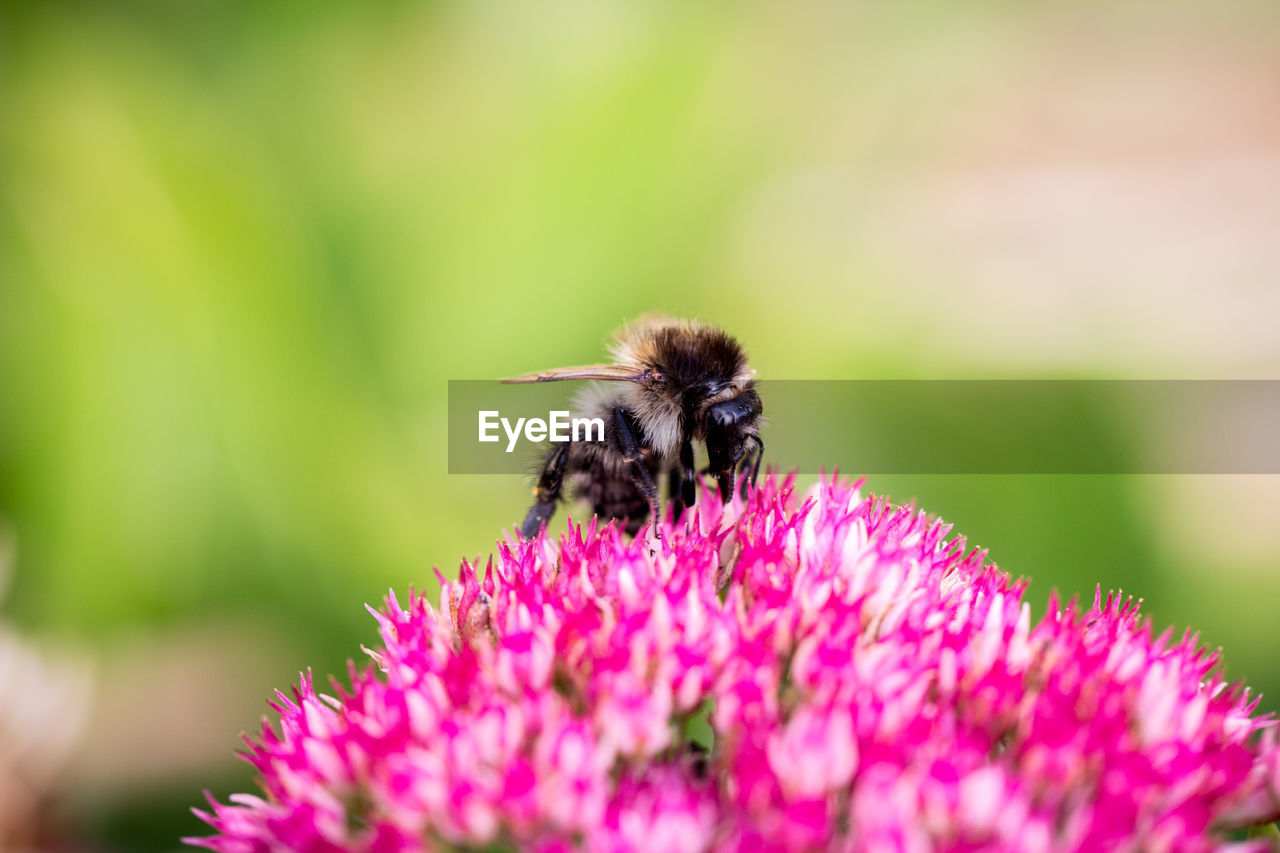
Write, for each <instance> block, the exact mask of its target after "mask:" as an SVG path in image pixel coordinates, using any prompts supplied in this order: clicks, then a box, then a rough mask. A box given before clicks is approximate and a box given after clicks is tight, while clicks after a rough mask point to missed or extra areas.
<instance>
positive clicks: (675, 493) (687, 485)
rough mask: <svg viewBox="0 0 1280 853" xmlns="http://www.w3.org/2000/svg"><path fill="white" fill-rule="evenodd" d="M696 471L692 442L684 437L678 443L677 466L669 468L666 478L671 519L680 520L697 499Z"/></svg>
mask: <svg viewBox="0 0 1280 853" xmlns="http://www.w3.org/2000/svg"><path fill="white" fill-rule="evenodd" d="M697 483H698V471H697V469H696V468H694V463H693V440H692V439H690V438H689V437H687V436H686V437H685V439H684V441H682V442H681V443H680V461H679V464H677V465H673V466H672V467H671V472H670V474H668V477H667V503H668V504H670V505H671V518H672V519H673V520H675V519H678V518H680V515H681V514H682V513H683V512H684V511H685V509H686V508H687V507H691V506H693V504H694V502H695V501H696V500H697V499H698V488H697Z"/></svg>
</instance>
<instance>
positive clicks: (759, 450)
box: [741, 435, 764, 500]
mask: <svg viewBox="0 0 1280 853" xmlns="http://www.w3.org/2000/svg"><path fill="white" fill-rule="evenodd" d="M751 441H752V443H753V444H754V445H755V447H754V448H753V453H754V457H755V458H754V459H752V460H751V480H750V481H748V480H746V479H745V478H744V479H743V481H742V492H741V493H742V499H743V500H746V499H747V483H748V482H750V484H751V485H753V486H754V485H755V484H756V480H757V479H758V478H759V477H760V463H761V462H763V461H764V442H763V441H761V440H760V436H758V435H753V436H751ZM742 470H743V471H746V470H747V463H746V461H745V460H744V461H743V463H742Z"/></svg>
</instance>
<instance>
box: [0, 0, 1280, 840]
mask: <svg viewBox="0 0 1280 853" xmlns="http://www.w3.org/2000/svg"><path fill="white" fill-rule="evenodd" d="M0 9H2V11H0V517H3V519H4V521H5V526H4V528H3V533H2V534H0V542H3V544H4V545H5V549H6V550H5V551H4V553H5V554H8V555H9V556H8V557H7V558H3V559H2V560H0V563H3V565H0V569H3V571H2V572H0V576H3V577H4V578H7V590H5V592H4V593H3V601H2V603H0V620H2V621H3V622H4V623H5V624H6V625H7V627H5V628H4V632H5V633H3V634H0V642H2V643H12V644H18V645H20V647H21V649H22V650H23V651H22V654H23V655H26V658H24V659H28V660H32V661H39V662H40V663H39V665H38V666H37V665H33V666H32V667H29V668H28V670H27V676H26V677H25V678H23V677H20V676H21V672H19V671H18V670H15V669H13V668H12V667H11V668H10V671H8V672H4V673H0V794H3V793H4V792H5V791H9V792H11V793H12V792H14V791H22V792H25V793H26V796H25V797H16V798H13V799H10V800H8V801H6V802H7V803H8V806H7V807H3V808H0V847H4V846H5V845H6V844H8V845H14V846H18V845H26V846H27V847H35V848H38V849H59V850H86V851H115V850H119V851H146V850H168V849H175V848H176V847H177V843H176V838H177V837H178V836H180V835H182V834H190V833H200V832H201V829H202V825H201V824H199V823H198V822H197V821H196V820H195V819H194V818H192V817H191V816H190V815H189V814H188V813H187V811H186V809H187V808H188V807H189V806H191V805H195V804H198V803H199V801H200V792H201V789H202V788H206V787H208V788H211V789H212V790H213V791H214V793H215V794H217V795H219V796H225V795H226V794H227V793H229V792H231V791H233V790H245V789H248V788H249V787H250V786H251V784H252V783H251V780H250V776H249V774H248V771H247V768H246V766H245V765H243V764H242V763H240V762H237V761H236V760H235V758H234V756H233V751H234V750H235V749H236V748H237V746H238V740H237V737H236V734H237V732H238V731H240V730H246V729H249V730H251V729H253V728H254V727H256V725H257V720H258V719H259V717H260V715H261V713H262V712H263V711H264V710H265V704H264V702H265V700H266V698H267V697H268V696H269V694H270V690H271V689H272V688H274V687H282V688H284V687H287V685H288V684H289V683H291V682H292V681H294V680H296V678H297V674H298V671H299V670H301V669H304V668H307V667H313V668H314V670H315V672H316V673H317V675H323V674H326V673H330V672H341V671H343V670H344V667H345V661H346V660H347V658H349V657H357V658H358V657H360V651H359V645H360V643H362V642H363V643H372V642H374V641H375V638H376V634H375V630H374V623H373V621H372V620H371V619H370V618H369V616H368V615H367V613H366V612H365V610H364V607H363V604H364V603H365V602H376V601H378V600H379V599H380V597H381V596H382V595H384V594H385V591H386V590H387V589H388V588H389V587H394V588H395V589H396V590H397V591H398V592H399V593H401V595H403V594H404V593H405V591H406V590H407V588H408V587H409V586H410V585H411V584H413V585H416V586H417V587H418V588H419V589H424V588H425V589H431V588H433V587H434V580H433V575H432V572H431V567H432V566H433V565H439V566H440V567H441V569H442V570H443V571H445V572H446V573H449V572H451V571H453V570H454V569H455V567H456V563H457V561H458V560H459V559H460V558H462V557H464V556H472V557H473V556H476V555H479V554H483V553H486V552H487V551H488V550H489V549H490V547H491V545H492V543H493V541H494V540H495V538H496V537H497V536H499V535H500V534H501V533H502V531H503V530H504V529H506V528H509V526H510V525H511V524H513V523H514V522H515V521H517V520H518V518H519V517H520V516H521V514H522V513H523V510H524V509H525V506H526V501H527V499H528V498H527V496H528V490H527V484H525V483H523V482H522V481H521V480H520V479H519V478H514V477H497V476H493V477H450V476H448V475H447V474H446V470H445V469H446V453H445V440H446V412H445V402H446V381H447V380H448V379H451V378H452V379H464V378H487V377H496V376H501V375H508V374H511V373H515V372H522V371H527V370H532V369H539V368H544V367H548V366H554V365H558V364H569V363H580V362H585V361H591V360H595V359H597V358H599V357H601V356H602V355H603V354H604V349H603V342H604V340H605V338H606V337H607V335H608V333H609V332H610V330H611V329H613V328H614V327H615V326H617V325H618V324H619V323H620V322H621V321H622V320H624V319H627V318H630V317H633V316H635V315H637V314H640V313H643V312H646V311H651V310H661V311H665V312H668V313H672V314H676V315H681V316H693V317H697V318H700V319H703V320H707V321H711V322H714V323H716V324H718V325H721V326H723V327H724V328H726V329H727V330H729V331H731V332H732V333H734V334H736V335H738V336H739V337H740V338H741V339H742V340H743V341H745V342H746V343H747V345H748V347H749V349H750V351H751V354H752V357H753V361H754V364H755V366H756V367H757V369H758V370H759V372H760V375H761V376H762V377H768V378H801V379H823V378H846V377H850V378H852V377H856V378H865V377H896V378H915V377H930V378H964V377H981V378H1002V377H1031V378H1039V377H1083V378H1099V377H1132V378H1183V377H1195V378H1227V377H1233V378H1234V377H1255V378H1278V377H1280V343H1278V341H1277V337H1278V336H1277V335H1276V334H1275V329H1274V323H1275V318H1276V317H1277V316H1280V240H1277V239H1276V237H1277V223H1280V111H1277V110H1276V108H1275V107H1276V104H1277V103H1278V102H1280V50H1277V46H1278V45H1277V42H1278V39H1277V33H1280V7H1277V5H1276V4H1275V3H1274V2H1273V0H1265V1H1264V0H1258V2H1247V0H1246V1H1245V2H1238V1H1237V0H1233V1H1232V2H1208V0H1204V2H1182V0H1161V2H1114V3H1110V2H1108V3H1100V2H1087V3H1079V2H1068V0H1061V2H1032V3H968V4H954V3H943V2H934V3H918V2H894V3H835V2H832V3H823V2H812V3H810V2H805V3H767V2H746V3H734V4H717V3H699V2H695V3H676V2H656V3H643V4H642V3H621V2H585V1H584V2H569V1H568V0H550V2H545V3H539V4H519V3H513V2H493V1H492V0H478V2H469V3H453V2H433V3H423V4H418V3H407V2H403V3H388V2H373V3H365V4H340V3H300V2H292V3H289V2H286V3H277V4H243V5H242V4H235V3H227V2H214V0H183V2H161V0H155V2H139V3H131V2H125V3H114V4H105V3H60V2H59V3H31V4H15V3H6V4H4V5H3V7H0ZM1177 428H1178V425H1177V424H1170V425H1168V434H1167V435H1166V434H1160V435H1131V436H1124V437H1122V438H1120V439H1117V442H1118V448H1117V452H1138V451H1135V450H1134V448H1139V449H1140V448H1141V447H1142V446H1144V444H1146V443H1148V442H1160V441H1165V440H1169V439H1170V437H1171V436H1172V437H1174V438H1176V434H1177ZM812 429H814V430H831V431H836V432H838V431H839V430H840V424H838V423H814V424H812ZM772 461H773V462H774V463H775V464H780V465H783V466H785V465H786V460H785V459H779V458H774V459H772ZM848 473H856V472H848ZM868 488H870V489H871V490H872V491H876V492H880V493H888V494H890V495H892V496H893V497H894V498H896V499H903V500H906V499H912V498H915V499H918V500H919V502H920V503H921V504H922V505H923V506H924V507H926V508H927V509H929V510H930V511H932V512H935V513H937V514H940V515H942V516H943V517H945V518H946V519H948V520H949V521H953V522H955V523H956V525H957V530H958V531H962V532H964V533H966V534H967V535H968V536H969V538H970V541H971V542H972V543H975V544H980V545H983V546H986V547H988V548H990V549H991V555H992V557H993V559H994V560H995V561H996V562H998V563H999V565H1000V566H1001V567H1002V568H1004V569H1006V570H1007V571H1009V572H1011V573H1013V574H1015V575H1026V576H1029V577H1030V578H1031V579H1032V581H1033V583H1032V587H1031V598H1032V600H1033V601H1034V602H1036V606H1037V607H1039V606H1042V603H1043V601H1044V600H1045V598H1046V596H1047V594H1048V591H1049V590H1050V589H1051V588H1054V587H1056V588H1058V589H1060V590H1062V591H1063V592H1064V593H1065V594H1067V595H1070V594H1076V593H1079V594H1082V595H1086V596H1088V595H1091V593H1092V590H1093V587H1094V585H1095V584H1101V585H1102V586H1103V588H1104V589H1108V588H1114V587H1121V588H1123V589H1124V590H1125V591H1126V592H1132V593H1133V594H1135V595H1139V596H1142V597H1144V598H1145V599H1146V601H1147V611H1148V613H1149V614H1150V615H1151V616H1152V617H1153V618H1154V620H1155V622H1156V623H1157V626H1158V627H1161V628H1162V627H1164V626H1165V625H1176V626H1179V627H1182V626H1186V625H1193V626H1196V627H1197V628H1199V629H1201V630H1202V631H1203V636H1204V639H1205V641H1206V642H1208V643H1211V644H1213V645H1223V646H1224V647H1225V648H1226V659H1227V663H1228V674H1229V675H1230V676H1231V677H1243V678H1247V679H1248V681H1249V683H1250V684H1252V685H1254V686H1255V687H1256V688H1259V689H1261V690H1263V692H1264V693H1265V694H1266V695H1265V698H1264V700H1263V706H1264V708H1269V709H1274V708H1277V707H1280V662H1277V661H1276V659H1275V657H1274V655H1273V653H1272V650H1273V649H1274V648H1275V646H1276V642H1277V640H1280V625H1277V622H1276V620H1275V619H1274V614H1273V611H1274V607H1273V602H1274V601H1275V595H1276V593H1277V592H1278V591H1280V576H1278V575H1277V573H1276V567H1277V565H1280V529H1278V528H1280V525H1277V522H1276V518H1277V511H1278V510H1280V483H1277V478H1271V477H1234V478H1228V477H1119V476H1117V477H992V476H988V477H968V476H966V477H942V476H937V477H920V476H913V477H907V476H897V477H879V478H877V479H876V480H874V481H872V482H871V483H870V484H869V486H868ZM15 647H18V646H15ZM59 691H61V692H59ZM2 800H4V797H2V796H0V801H2Z"/></svg>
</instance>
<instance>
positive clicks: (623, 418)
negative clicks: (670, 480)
mask: <svg viewBox="0 0 1280 853" xmlns="http://www.w3.org/2000/svg"><path fill="white" fill-rule="evenodd" d="M613 427H614V428H613V441H614V444H615V448H614V449H615V450H617V451H618V452H619V453H620V454H622V459H623V461H625V462H626V463H627V471H628V473H629V474H630V475H631V482H632V483H633V484H635V487H636V488H637V489H638V490H639V491H640V496H641V497H643V498H644V499H645V501H646V502H647V503H648V504H649V516H650V517H651V518H652V519H653V531H654V535H656V536H658V537H661V535H662V534H661V533H659V530H660V529H661V527H660V524H659V522H660V521H661V520H662V516H661V515H660V514H659V512H658V487H657V486H655V485H654V484H653V477H652V476H650V475H649V469H648V468H646V467H645V464H644V461H643V460H642V459H641V458H640V444H639V442H637V441H636V434H635V432H633V431H632V429H631V424H630V423H629V422H628V418H627V410H626V409H624V408H622V407H621V406H618V407H617V408H615V409H614V410H613Z"/></svg>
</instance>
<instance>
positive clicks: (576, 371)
mask: <svg viewBox="0 0 1280 853" xmlns="http://www.w3.org/2000/svg"><path fill="white" fill-rule="evenodd" d="M658 378H659V377H658V374H656V373H654V372H653V371H652V370H651V369H649V368H645V367H629V366H627V365H622V364H588V365H584V366H582V367H555V368H552V369H551V370H541V371H538V372H537V373H526V374H525V375H524V376H509V377H507V378H506V379H501V380H499V381H500V382H563V381H565V380H569V379H602V380H605V381H611V382H652V381H654V380H655V379H658Z"/></svg>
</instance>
